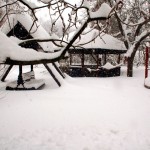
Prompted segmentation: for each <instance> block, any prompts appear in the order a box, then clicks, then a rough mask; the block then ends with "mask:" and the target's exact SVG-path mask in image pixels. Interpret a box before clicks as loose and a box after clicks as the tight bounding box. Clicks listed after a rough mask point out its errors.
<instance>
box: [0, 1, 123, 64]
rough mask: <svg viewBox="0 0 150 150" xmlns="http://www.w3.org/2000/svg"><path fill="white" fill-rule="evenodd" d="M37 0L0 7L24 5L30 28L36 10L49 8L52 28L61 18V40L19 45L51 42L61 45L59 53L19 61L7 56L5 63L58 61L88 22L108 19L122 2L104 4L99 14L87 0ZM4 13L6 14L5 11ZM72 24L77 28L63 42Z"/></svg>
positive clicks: (46, 40) (40, 40)
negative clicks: (82, 15) (80, 16)
mask: <svg viewBox="0 0 150 150" xmlns="http://www.w3.org/2000/svg"><path fill="white" fill-rule="evenodd" d="M39 1H40V2H41V4H42V5H40V6H36V5H35V4H34V3H31V2H29V1H28V0H16V1H15V0H14V1H13V2H8V3H6V4H3V5H2V6H0V8H6V7H8V6H11V5H14V4H18V5H19V6H21V7H23V6H25V7H26V8H27V9H25V10H29V11H30V14H31V15H32V17H33V19H34V20H33V25H32V26H31V29H32V27H33V26H34V24H35V23H36V21H37V20H38V18H37V16H36V10H38V9H42V8H45V7H47V8H48V9H49V14H50V17H52V16H53V15H55V16H57V17H56V18H55V20H53V22H52V28H53V26H55V23H56V22H57V20H58V19H61V22H62V26H63V37H62V39H61V40H60V39H52V38H50V39H32V40H27V41H24V42H22V43H20V45H23V44H24V43H27V42H30V41H37V42H53V43H54V44H55V45H56V46H60V47H61V51H60V52H56V53H59V55H56V57H54V58H51V57H50V58H51V59H50V58H44V57H43V58H42V59H40V60H37V59H36V58H35V59H33V60H31V61H19V60H15V59H11V58H7V60H6V62H5V63H6V64H12V65H28V64H39V63H52V62H55V61H58V60H59V59H60V58H62V57H63V56H64V55H65V53H66V51H67V50H68V49H69V48H70V47H71V46H73V43H74V41H75V40H76V39H77V38H78V37H79V36H80V34H81V33H82V32H83V30H84V29H85V28H86V27H87V25H88V24H89V23H90V22H93V21H95V23H96V24H97V26H99V22H98V21H100V20H103V21H106V20H108V19H109V18H110V17H111V15H112V13H113V12H114V11H115V10H117V9H118V8H119V7H118V6H119V5H120V4H121V5H122V4H123V2H122V1H121V0H119V1H118V2H117V3H116V4H115V5H114V6H113V7H112V9H110V10H107V8H108V6H106V5H105V6H106V7H107V8H105V10H106V12H105V13H104V14H103V15H101V12H99V15H95V13H94V11H91V8H90V5H89V3H88V1H87V0H82V1H81V3H80V4H79V5H78V6H77V5H72V4H70V3H68V2H66V1H65V0H39ZM66 9H71V11H70V13H68V20H69V24H67V25H66V23H65V18H64V16H63V12H64V11H65V10H66ZM81 9H84V10H85V12H86V17H85V18H84V19H83V20H82V22H81V20H79V19H78V12H79V10H81ZM103 11H104V10H103ZM108 11H109V12H108ZM96 12H97V10H96ZM6 13H7V14H8V12H7V11H6ZM73 26H74V27H75V28H76V29H77V31H76V34H75V35H74V36H73V38H72V39H71V40H70V41H68V42H64V41H63V38H64V36H65V35H66V34H67V31H68V29H70V28H71V27H73ZM57 41H59V43H60V44H58V43H57ZM60 41H61V42H60ZM62 43H65V45H63V44H62ZM47 55H49V56H50V55H51V54H47Z"/></svg>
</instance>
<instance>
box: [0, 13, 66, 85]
mask: <svg viewBox="0 0 150 150" xmlns="http://www.w3.org/2000/svg"><path fill="white" fill-rule="evenodd" d="M33 23H34V24H33ZM0 30H1V31H2V32H3V33H5V34H6V35H7V36H9V37H10V38H11V39H12V40H13V41H14V42H15V43H18V44H19V43H20V42H21V40H28V39H51V38H52V37H51V36H50V35H49V34H48V33H47V32H46V30H45V29H44V28H43V27H42V26H41V25H40V24H39V23H38V22H34V20H33V19H32V18H31V16H30V15H28V14H26V13H24V14H13V15H10V17H9V20H6V22H5V23H4V24H3V26H2V27H1V28H0ZM22 47H24V48H31V49H34V50H36V51H46V52H48V53H53V52H54V49H55V48H56V47H55V46H54V45H53V44H52V43H51V42H36V41H31V42H27V43H25V44H24V45H23V46H22ZM44 66H45V67H46V69H47V70H48V72H49V73H50V74H51V76H52V77H53V78H54V80H55V81H56V83H57V84H58V85H59V86H60V85H61V84H60V82H59V80H58V79H57V78H56V76H55V74H54V73H53V72H52V69H51V67H50V66H48V64H44ZM12 67H13V65H10V66H9V67H8V69H7V70H6V73H5V74H4V75H3V77H2V79H1V80H2V81H4V80H5V78H6V77H7V75H8V73H9V72H10V70H11V68H12ZM53 67H54V68H55V69H56V70H57V71H58V72H59V74H60V75H61V76H62V77H63V78H64V75H63V73H62V72H61V70H60V69H59V67H58V65H57V64H56V63H53ZM19 68H20V72H22V66H20V67H19ZM31 72H33V65H31ZM19 74H21V73H19ZM18 79H19V78H18ZM21 80H22V79H21ZM21 82H22V81H21Z"/></svg>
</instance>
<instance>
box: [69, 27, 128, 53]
mask: <svg viewBox="0 0 150 150" xmlns="http://www.w3.org/2000/svg"><path fill="white" fill-rule="evenodd" d="M88 30H89V29H88ZM73 35H74V33H71V35H69V38H71V37H72V36H73ZM92 39H94V40H92ZM73 45H74V46H76V48H75V49H71V50H70V52H71V53H83V51H84V53H85V54H86V53H87V54H90V53H92V52H94V53H97V54H107V53H108V54H121V53H125V52H126V51H127V50H126V48H125V46H124V43H123V42H122V41H120V40H118V39H116V38H114V37H113V36H111V35H108V34H106V33H103V32H102V33H100V36H99V31H98V30H96V29H93V30H92V31H90V32H89V31H87V30H86V31H85V32H84V33H83V34H82V35H81V36H80V38H78V39H77V40H76V41H75V42H74V44H73Z"/></svg>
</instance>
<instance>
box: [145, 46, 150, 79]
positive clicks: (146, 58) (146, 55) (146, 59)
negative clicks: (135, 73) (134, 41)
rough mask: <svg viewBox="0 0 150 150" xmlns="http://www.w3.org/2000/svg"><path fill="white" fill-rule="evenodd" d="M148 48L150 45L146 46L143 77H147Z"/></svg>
mask: <svg viewBox="0 0 150 150" xmlns="http://www.w3.org/2000/svg"><path fill="white" fill-rule="evenodd" d="M149 49H150V47H148V46H146V53H145V78H147V77H148V70H149V67H148V62H149Z"/></svg>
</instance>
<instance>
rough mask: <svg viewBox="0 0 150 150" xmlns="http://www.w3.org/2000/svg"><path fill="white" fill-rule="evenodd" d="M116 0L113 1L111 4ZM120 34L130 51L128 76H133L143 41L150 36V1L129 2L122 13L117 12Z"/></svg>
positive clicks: (137, 0) (125, 4)
mask: <svg viewBox="0 0 150 150" xmlns="http://www.w3.org/2000/svg"><path fill="white" fill-rule="evenodd" d="M113 3H114V0H112V1H111V4H113ZM115 17H116V19H117V22H118V27H119V29H120V34H121V35H122V36H123V40H124V43H125V46H126V48H127V49H128V51H127V54H126V58H127V76H128V77H132V76H133V61H134V58H135V54H136V52H137V50H138V49H139V47H140V45H141V44H142V42H143V40H144V39H146V38H147V37H148V36H149V35H150V1H149V0H132V1H130V0H127V1H125V2H124V5H123V8H122V10H121V11H116V12H115Z"/></svg>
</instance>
